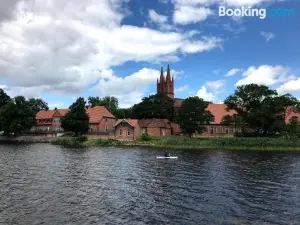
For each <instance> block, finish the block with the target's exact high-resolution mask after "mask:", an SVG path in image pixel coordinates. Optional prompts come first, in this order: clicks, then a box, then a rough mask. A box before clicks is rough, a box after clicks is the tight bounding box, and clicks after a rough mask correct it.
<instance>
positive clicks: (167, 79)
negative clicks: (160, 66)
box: [166, 65, 171, 82]
mask: <svg viewBox="0 0 300 225" xmlns="http://www.w3.org/2000/svg"><path fill="white" fill-rule="evenodd" d="M166 82H171V72H170V65H168V69H167V77H166Z"/></svg>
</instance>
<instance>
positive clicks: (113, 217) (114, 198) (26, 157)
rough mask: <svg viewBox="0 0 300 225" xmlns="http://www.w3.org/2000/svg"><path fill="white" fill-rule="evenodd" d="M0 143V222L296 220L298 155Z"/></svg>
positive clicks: (299, 212) (299, 218)
mask: <svg viewBox="0 0 300 225" xmlns="http://www.w3.org/2000/svg"><path fill="white" fill-rule="evenodd" d="M171 153H172V154H173V155H177V156H178V157H179V159H177V160H174V159H173V160H164V159H163V160H162V159H160V160H157V159H156V156H157V155H162V154H163V152H161V151H160V150H153V149H147V148H144V149H143V148H132V149H131V148H125V149H122V148H89V149H83V150H82V149H81V150H80V149H77V150H70V149H65V148H62V147H58V146H52V145H48V144H35V145H18V146H16V145H1V146H0V201H1V202H0V203H1V204H0V224H1V225H2V224H17V225H18V224H22V225H31V224H51V225H56V224H57V225H61V224H75V225H83V224H111V225H116V224H184V225H185V224H216V225H218V224H222V225H223V224H257V225H258V224H272V225H273V224H289V225H290V224H300V155H299V154H298V153H278V152H277V153H274V152H269V153H262V152H248V153H246V152H230V151H199V150H198V151H179V150H175V151H171Z"/></svg>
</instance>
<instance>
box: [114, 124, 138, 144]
mask: <svg viewBox="0 0 300 225" xmlns="http://www.w3.org/2000/svg"><path fill="white" fill-rule="evenodd" d="M114 127H115V139H117V140H128V141H129V140H136V139H137V138H138V137H140V136H141V128H140V126H139V123H138V120H136V119H119V120H118V121H117V122H116V124H115V126H114Z"/></svg>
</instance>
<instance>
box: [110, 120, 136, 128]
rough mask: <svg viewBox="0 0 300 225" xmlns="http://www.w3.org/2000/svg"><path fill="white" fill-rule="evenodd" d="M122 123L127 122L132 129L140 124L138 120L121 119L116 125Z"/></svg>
mask: <svg viewBox="0 0 300 225" xmlns="http://www.w3.org/2000/svg"><path fill="white" fill-rule="evenodd" d="M122 121H124V122H127V123H128V124H129V125H130V126H132V127H135V126H136V125H137V123H138V120H137V119H119V120H118V121H117V122H116V125H115V126H117V125H118V124H119V123H121V122H122Z"/></svg>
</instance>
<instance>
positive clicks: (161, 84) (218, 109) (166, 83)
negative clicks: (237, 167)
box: [157, 65, 240, 136]
mask: <svg viewBox="0 0 300 225" xmlns="http://www.w3.org/2000/svg"><path fill="white" fill-rule="evenodd" d="M157 94H163V95H167V96H169V97H170V98H172V99H173V100H174V107H175V110H178V109H179V108H180V107H181V105H182V102H183V100H184V99H180V98H175V93H174V77H173V76H172V75H171V71H170V66H169V65H168V68H167V76H166V77H165V76H164V70H163V67H162V68H161V72H160V78H159V79H157ZM199 97H200V98H201V96H199ZM207 109H208V110H209V111H210V112H211V113H212V115H213V120H212V122H211V124H210V125H207V126H206V132H205V133H204V134H203V135H207V136H208V135H232V134H234V133H235V132H236V131H240V129H238V128H234V127H229V126H224V125H222V124H221V121H222V118H223V116H226V115H233V114H234V111H232V110H231V111H229V112H228V111H227V110H226V105H225V104H214V103H209V105H208V108H207ZM177 133H178V132H177Z"/></svg>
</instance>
